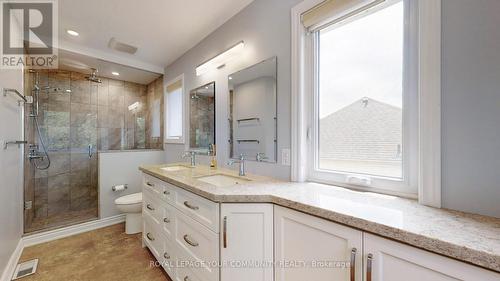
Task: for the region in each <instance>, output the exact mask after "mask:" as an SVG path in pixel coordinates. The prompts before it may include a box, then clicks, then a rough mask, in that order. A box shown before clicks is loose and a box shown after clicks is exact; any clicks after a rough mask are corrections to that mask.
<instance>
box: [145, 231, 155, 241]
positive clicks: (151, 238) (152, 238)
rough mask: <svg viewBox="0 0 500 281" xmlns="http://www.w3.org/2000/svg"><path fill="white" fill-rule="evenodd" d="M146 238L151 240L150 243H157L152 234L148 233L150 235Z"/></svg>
mask: <svg viewBox="0 0 500 281" xmlns="http://www.w3.org/2000/svg"><path fill="white" fill-rule="evenodd" d="M146 237H147V238H148V239H149V240H150V241H155V238H154V237H153V236H151V233H149V232H148V234H146Z"/></svg>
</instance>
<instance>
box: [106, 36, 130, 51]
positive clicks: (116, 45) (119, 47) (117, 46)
mask: <svg viewBox="0 0 500 281" xmlns="http://www.w3.org/2000/svg"><path fill="white" fill-rule="evenodd" d="M108 47H109V48H111V49H113V50H116V51H119V52H124V53H127V54H132V55H133V54H135V53H136V52H137V47H134V46H132V45H129V44H125V43H122V42H120V41H117V40H116V39H115V37H113V38H111V40H109V43H108Z"/></svg>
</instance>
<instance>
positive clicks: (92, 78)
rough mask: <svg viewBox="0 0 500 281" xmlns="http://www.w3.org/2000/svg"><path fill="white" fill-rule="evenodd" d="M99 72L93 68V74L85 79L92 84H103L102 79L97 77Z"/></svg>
mask: <svg viewBox="0 0 500 281" xmlns="http://www.w3.org/2000/svg"><path fill="white" fill-rule="evenodd" d="M97 72H98V70H97V69H95V68H92V73H90V76H87V77H85V79H87V80H89V81H90V82H95V83H102V81H101V79H100V78H99V77H97Z"/></svg>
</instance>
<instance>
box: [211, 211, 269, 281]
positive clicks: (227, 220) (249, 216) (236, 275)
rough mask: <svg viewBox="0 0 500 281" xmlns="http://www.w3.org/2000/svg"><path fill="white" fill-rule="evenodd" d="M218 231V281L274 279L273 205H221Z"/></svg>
mask: <svg viewBox="0 0 500 281" xmlns="http://www.w3.org/2000/svg"><path fill="white" fill-rule="evenodd" d="M220 229H221V235H220V239H221V240H220V245H221V263H222V264H223V265H224V267H223V268H222V269H221V281H235V280H238V281H272V280H274V277H273V274H274V268H273V260H274V257H273V237H274V236H273V205H272V204H221V226H220ZM245 263H247V264H245Z"/></svg>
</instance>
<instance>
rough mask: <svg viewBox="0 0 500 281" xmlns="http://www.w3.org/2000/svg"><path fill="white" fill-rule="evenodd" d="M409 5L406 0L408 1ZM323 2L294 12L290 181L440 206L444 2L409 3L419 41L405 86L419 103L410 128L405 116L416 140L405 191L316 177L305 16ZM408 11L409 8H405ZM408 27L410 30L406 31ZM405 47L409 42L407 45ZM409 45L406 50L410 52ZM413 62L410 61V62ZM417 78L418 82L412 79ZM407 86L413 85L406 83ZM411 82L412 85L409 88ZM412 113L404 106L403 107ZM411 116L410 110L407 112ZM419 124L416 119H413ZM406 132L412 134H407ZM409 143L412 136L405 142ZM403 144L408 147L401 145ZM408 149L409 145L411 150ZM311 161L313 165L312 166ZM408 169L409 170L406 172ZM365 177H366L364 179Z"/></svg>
mask: <svg viewBox="0 0 500 281" xmlns="http://www.w3.org/2000/svg"><path fill="white" fill-rule="evenodd" d="M405 1H408V0H405ZM321 2H323V1H322V0H304V1H303V2H301V3H299V4H298V5H297V6H295V7H294V8H292V11H291V14H292V163H291V164H292V170H291V174H292V181H298V182H304V181H311V180H312V181H315V182H321V183H327V184H333V185H337V186H344V187H347V188H352V189H360V190H364V191H371V192H378V193H385V194H391V195H397V196H403V197H409V198H417V196H418V200H419V202H420V203H421V204H424V205H429V206H434V207H440V206H441V158H440V155H441V153H440V151H441V146H440V145H441V143H440V139H441V135H440V116H441V113H440V100H441V98H440V95H441V84H440V83H441V1H440V0H409V2H410V3H411V5H412V9H413V11H414V13H411V17H410V19H411V20H410V22H412V23H413V27H412V26H411V25H410V28H413V29H412V31H411V32H407V33H406V34H413V36H414V38H416V41H417V42H416V43H413V44H412V45H413V46H415V47H414V48H416V49H410V50H411V51H410V52H412V53H413V54H415V55H414V56H412V57H411V58H406V61H408V62H409V63H410V64H412V65H414V67H413V68H412V69H413V71H414V72H416V73H408V72H406V73H405V74H404V79H405V81H406V83H405V84H406V86H405V88H404V89H405V91H404V92H405V93H408V89H407V88H406V87H410V88H412V89H414V91H416V94H415V95H414V96H415V98H416V100H412V101H411V102H412V103H413V104H414V105H415V106H412V107H411V110H412V111H411V112H410V113H411V114H413V116H415V117H414V120H413V124H414V125H412V126H410V125H409V124H408V123H405V122H410V121H409V120H410V119H408V118H407V117H405V118H404V120H405V121H403V122H404V125H403V130H404V128H410V129H411V130H410V132H404V133H403V135H409V136H410V139H413V140H416V141H415V142H416V145H413V149H412V151H410V152H409V153H405V156H404V157H407V158H408V159H405V160H406V161H405V160H404V162H405V163H410V164H411V168H409V169H411V171H406V173H407V175H408V181H407V183H409V184H407V185H406V187H410V188H405V186H403V187H402V188H401V186H392V185H391V184H390V183H383V181H380V182H377V183H374V184H372V187H365V186H362V185H353V184H345V181H344V183H342V182H339V181H336V180H333V181H332V179H331V178H330V177H329V176H327V177H322V175H320V174H318V173H316V172H315V171H314V169H311V167H312V166H314V165H313V164H315V163H316V162H315V159H314V158H312V156H311V155H312V154H311V149H310V145H309V144H310V141H311V140H313V141H315V140H314V134H315V133H316V132H315V130H314V126H312V125H311V124H314V120H315V119H314V118H313V117H314V115H313V113H311V110H310V108H312V107H313V105H314V103H313V101H314V97H315V94H316V92H315V91H316V89H315V87H314V86H315V83H313V81H315V80H314V79H315V75H314V73H315V69H314V61H315V57H314V53H315V52H313V50H314V48H316V47H317V46H315V41H314V36H313V35H311V34H310V33H309V32H308V31H307V30H306V29H305V28H304V26H303V25H302V23H301V15H302V14H303V13H305V12H306V11H308V10H310V9H311V8H313V7H315V6H316V5H318V4H320V3H321ZM405 6H407V7H409V6H408V5H405ZM405 28H408V27H405ZM406 39H407V38H405V42H408V40H406ZM408 48H409V46H405V49H408ZM408 59H411V60H408ZM409 77H415V79H409ZM408 82H409V83H408ZM410 83H411V84H410ZM405 107H406V108H408V106H407V105H405V104H404V105H403V108H405ZM406 111H408V110H406ZM415 119H416V120H415ZM406 130H408V129H406ZM407 139H408V137H407ZM403 145H408V144H406V143H405V142H403ZM407 147H408V146H407ZM311 162H312V163H311ZM406 169H408V168H406ZM360 178H362V176H361V177H360Z"/></svg>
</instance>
